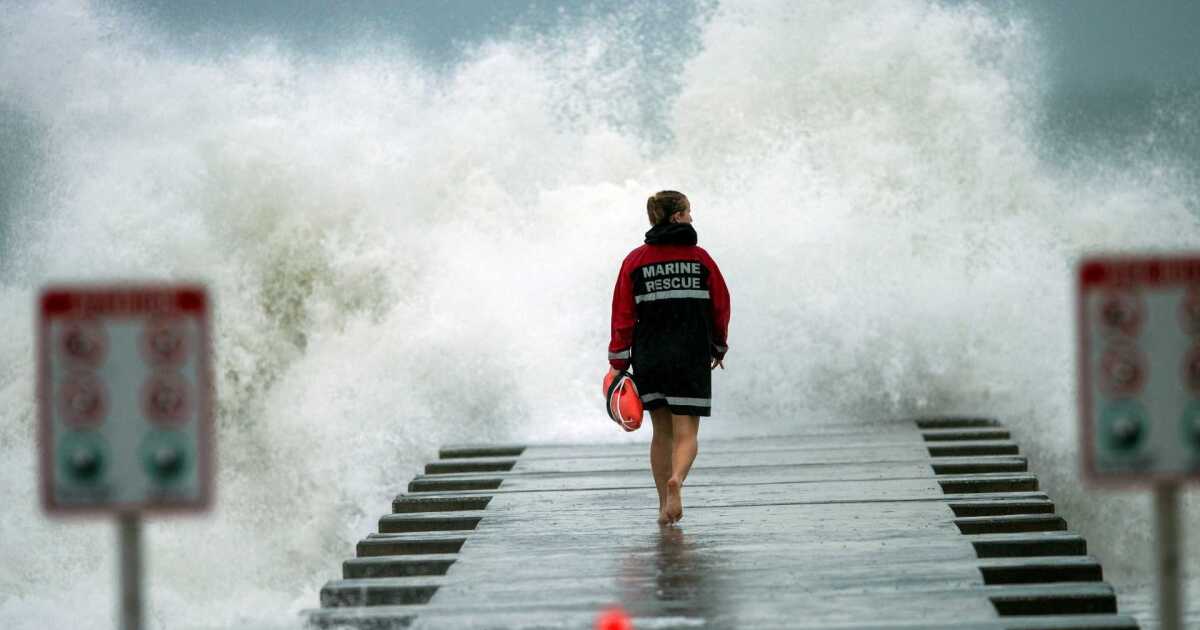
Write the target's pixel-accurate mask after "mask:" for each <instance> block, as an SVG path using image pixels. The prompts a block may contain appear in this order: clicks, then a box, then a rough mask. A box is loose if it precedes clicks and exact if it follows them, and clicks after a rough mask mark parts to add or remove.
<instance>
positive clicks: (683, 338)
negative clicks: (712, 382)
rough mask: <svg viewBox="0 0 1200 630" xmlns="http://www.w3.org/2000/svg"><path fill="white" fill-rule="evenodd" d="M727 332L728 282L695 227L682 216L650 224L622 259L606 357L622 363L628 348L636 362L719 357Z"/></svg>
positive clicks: (628, 356)
mask: <svg viewBox="0 0 1200 630" xmlns="http://www.w3.org/2000/svg"><path fill="white" fill-rule="evenodd" d="M728 333H729V289H728V288H727V287H726V286H725V279H724V278H723V277H722V276H721V270H720V269H718V268H717V263H716V262H714V261H713V259H712V257H711V256H709V255H708V252H706V251H704V250H703V249H702V248H700V247H697V246H696V231H695V230H694V229H692V226H691V225H690V224H686V223H672V224H666V225H659V226H655V227H654V228H651V230H650V231H649V232H647V233H646V244H645V245H642V246H641V247H639V248H637V249H635V250H633V251H632V252H630V253H629V255H628V256H626V257H625V261H624V262H623V263H621V273H620V275H619V276H617V285H616V287H615V288H614V290H613V304H612V337H611V339H610V340H609V344H608V362H609V364H610V365H612V366H613V367H614V368H616V369H619V370H623V369H626V368H627V367H629V364H630V360H631V357H632V356H634V355H636V356H637V357H638V358H637V359H636V360H635V363H638V364H641V365H671V364H679V363H687V364H690V363H695V362H698V361H703V362H706V363H707V362H709V361H711V360H712V359H721V358H724V357H725V352H726V351H728V349H729V348H728V342H727V337H728ZM706 367H707V366H706ZM635 373H636V370H635Z"/></svg>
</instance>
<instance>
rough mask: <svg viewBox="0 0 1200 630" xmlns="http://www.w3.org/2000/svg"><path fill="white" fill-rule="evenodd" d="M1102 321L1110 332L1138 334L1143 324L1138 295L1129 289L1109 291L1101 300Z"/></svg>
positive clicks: (1128, 334)
mask: <svg viewBox="0 0 1200 630" xmlns="http://www.w3.org/2000/svg"><path fill="white" fill-rule="evenodd" d="M1100 321H1101V323H1102V324H1103V326H1104V328H1105V330H1106V331H1108V332H1110V333H1118V334H1122V335H1127V336H1134V335H1136V334H1137V332H1138V327H1140V326H1141V325H1142V305H1141V302H1140V301H1139V300H1138V295H1137V294H1136V293H1134V292H1132V291H1128V290H1116V291H1109V292H1108V293H1107V294H1105V296H1104V298H1103V300H1102V301H1101V302H1100Z"/></svg>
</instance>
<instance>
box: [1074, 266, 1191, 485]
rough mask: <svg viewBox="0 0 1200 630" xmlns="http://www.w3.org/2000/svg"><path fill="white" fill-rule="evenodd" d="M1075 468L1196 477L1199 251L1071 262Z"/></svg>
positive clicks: (1105, 476) (1089, 472)
mask: <svg viewBox="0 0 1200 630" xmlns="http://www.w3.org/2000/svg"><path fill="white" fill-rule="evenodd" d="M1078 274H1079V276H1078V280H1079V284H1078V289H1079V292H1078V304H1077V309H1078V321H1079V324H1078V326H1079V329H1078V334H1079V398H1080V405H1079V406H1080V419H1081V422H1082V427H1081V431H1080V437H1081V440H1082V443H1081V446H1080V452H1081V453H1082V454H1083V461H1084V476H1085V477H1086V478H1088V479H1091V480H1093V481H1125V482H1155V481H1161V480H1166V479H1179V478H1185V477H1191V478H1200V257H1156V258H1138V257H1093V258H1088V259H1085V260H1083V261H1082V262H1081V263H1080V265H1079V268H1078Z"/></svg>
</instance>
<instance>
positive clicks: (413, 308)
mask: <svg viewBox="0 0 1200 630" xmlns="http://www.w3.org/2000/svg"><path fill="white" fill-rule="evenodd" d="M641 10H642V11H643V12H645V11H649V9H646V8H643V9H641ZM636 13H637V12H636V11H635V12H634V15H635V17H633V18H628V19H623V18H619V17H617V18H612V17H595V18H593V19H589V20H586V21H583V22H581V23H578V24H564V25H563V26H562V27H561V28H558V29H556V30H553V31H551V32H548V33H529V32H523V31H521V30H520V29H518V30H517V31H515V32H514V33H513V34H511V35H509V36H501V37H497V38H494V39H492V40H489V41H487V42H485V43H483V44H480V45H478V46H476V47H473V48H471V49H469V50H467V51H466V52H464V53H463V55H462V56H461V58H459V59H457V60H456V61H455V62H454V63H453V64H450V66H449V67H447V68H433V67H430V66H429V65H428V64H426V63H424V62H423V61H422V60H421V59H420V58H419V57H418V56H416V55H414V54H412V53H411V52H409V51H406V50H405V48H404V47H403V46H379V47H377V48H370V47H365V48H362V49H354V50H353V51H350V49H349V48H348V49H347V50H346V51H340V52H334V53H322V54H319V55H312V54H305V53H304V52H303V51H298V50H295V49H292V48H288V47H286V46H281V45H279V44H278V43H275V42H271V41H258V42H253V43H251V44H248V45H246V46H244V47H239V48H237V49H235V50H231V51H226V52H220V53H203V54H201V53H197V52H194V51H188V50H186V49H185V48H181V47H179V46H175V45H174V44H173V43H172V42H170V41H168V39H167V38H166V37H165V36H164V35H163V34H162V33H161V32H159V31H157V30H156V29H155V28H153V26H152V25H150V24H149V23H147V22H146V21H144V20H141V19H139V18H138V16H136V15H130V14H122V13H114V12H107V11H104V10H102V7H97V6H95V5H91V4H75V3H70V2H59V3H47V4H40V3H39V4H29V5H20V6H18V7H15V8H14V9H13V11H11V12H10V13H9V15H7V16H6V18H5V22H4V23H3V25H2V26H0V28H2V29H3V35H4V37H3V38H2V39H0V101H2V102H3V104H4V106H5V108H9V109H12V110H13V111H16V112H18V113H19V115H20V116H21V117H22V120H24V121H32V122H29V123H28V126H29V127H30V128H31V129H34V130H37V133H38V138H37V139H36V142H35V143H34V144H35V145H36V146H38V147H41V149H40V151H41V155H40V157H39V161H38V162H37V166H36V173H35V174H34V175H31V178H30V181H31V183H29V184H28V185H25V186H21V187H19V189H20V190H21V191H22V192H21V194H20V195H18V196H16V197H15V199H16V201H14V202H13V203H12V204H11V205H10V211H9V213H8V215H7V219H6V223H5V224H4V227H3V229H4V230H5V232H6V237H7V238H6V240H5V241H3V242H5V243H6V244H8V245H9V248H8V249H6V250H5V251H4V252H3V255H2V261H0V269H2V270H3V274H4V275H3V277H2V278H0V308H2V309H3V310H2V311H0V312H2V313H3V315H4V319H5V321H8V322H10V323H12V324H13V325H11V326H10V330H11V331H12V332H11V333H10V334H9V335H5V336H4V337H2V338H0V350H2V351H3V352H2V353H0V379H2V380H0V451H2V452H3V456H4V458H5V459H4V461H6V462H10V466H11V470H12V472H11V474H9V475H7V476H6V477H5V480H4V481H3V482H0V501H2V502H3V503H4V504H5V505H8V506H11V507H10V508H8V509H6V511H5V512H4V515H3V516H2V517H0V540H3V541H4V542H3V544H2V545H0V560H2V562H0V566H3V567H4V568H3V569H2V570H0V592H2V593H4V596H3V598H0V619H2V620H3V622H4V625H5V626H6V627H14V628H43V627H67V626H70V627H78V628H105V627H109V626H110V625H111V621H110V619H109V615H110V614H111V606H112V603H113V594H112V592H111V588H112V587H111V581H112V576H113V558H112V557H111V555H110V551H109V549H108V548H109V543H108V542H107V541H109V540H110V539H111V538H112V536H113V533H112V531H111V527H110V526H108V525H107V524H105V523H86V522H85V523H76V522H66V523H61V522H57V521H53V522H52V521H47V520H45V519H44V518H43V517H42V516H40V514H39V513H38V511H37V507H36V495H35V490H34V488H35V481H36V480H35V477H34V474H33V470H34V466H33V462H34V442H33V403H32V380H31V379H32V375H31V374H30V373H29V371H28V366H29V364H30V357H31V356H32V342H31V330H32V327H31V326H22V325H20V322H30V321H31V319H30V317H31V313H32V310H31V309H32V301H33V296H34V292H35V290H36V287H37V286H38V285H39V284H41V283H42V282H45V281H49V280H59V279H104V278H113V277H135V278H147V277H152V278H186V279H199V280H203V281H205V282H207V283H209V285H210V287H211V290H212V291H213V294H214V295H215V297H216V309H217V316H218V321H217V326H216V354H217V361H218V370H217V372H218V373H217V377H218V391H219V396H220V408H219V427H220V441H219V450H218V458H219V462H220V469H219V471H218V503H217V506H216V508H215V509H214V511H213V514H212V515H211V516H209V517H208V518H206V519H201V520H191V519H168V520H163V521H157V520H156V521H154V522H152V524H151V526H150V527H149V533H148V542H149V548H148V552H149V561H150V566H149V573H148V574H149V576H150V580H151V582H150V602H149V603H150V608H151V611H152V613H151V617H150V621H151V624H152V627H163V628H225V627H234V626H241V625H247V624H248V625H254V626H264V627H266V626H280V627H291V626H294V625H296V624H297V621H296V618H295V616H294V613H295V611H297V610H299V609H301V608H306V607H312V606H315V605H316V603H317V600H316V592H317V589H318V588H319V586H320V584H321V583H322V582H323V581H324V580H325V579H328V578H330V577H334V576H336V575H337V573H338V565H339V562H340V559H341V558H344V557H345V556H346V552H347V550H348V549H351V548H352V546H353V543H354V541H355V540H357V539H358V538H361V537H362V536H363V535H364V534H365V533H367V532H369V531H371V530H372V529H373V528H374V519H375V518H377V517H378V515H380V514H383V513H385V512H387V510H388V501H389V499H390V498H391V496H392V495H393V494H395V493H396V492H398V491H400V490H402V489H403V484H404V482H405V481H406V480H407V479H409V478H410V477H411V476H412V475H414V474H416V473H418V472H420V468H419V466H420V462H422V461H428V460H429V459H431V458H432V457H433V456H434V452H435V451H434V450H435V448H436V446H437V445H438V444H441V443H446V442H462V441H523V440H572V441H585V440H600V439H605V440H618V439H633V440H637V439H644V438H645V436H644V435H639V434H634V435H631V436H622V435H619V434H618V433H617V432H615V431H613V429H612V427H611V425H610V423H609V421H607V419H605V418H604V416H603V412H602V411H601V407H600V405H601V402H600V396H599V393H598V383H599V380H600V377H601V376H602V374H603V370H604V366H605V362H604V356H605V347H606V345H607V341H608V332H609V331H608V317H609V312H608V310H609V305H610V301H611V291H612V285H613V283H614V281H615V279H616V273H617V269H618V267H619V263H620V260H621V257H622V256H624V254H625V253H626V252H627V251H628V250H629V249H631V248H632V247H634V246H636V245H637V244H638V243H639V242H640V240H641V233H642V232H643V231H644V230H645V228H646V227H647V226H646V225H645V219H644V218H643V217H644V214H643V211H642V208H643V207H644V203H645V198H646V196H647V195H649V194H650V193H652V192H654V191H656V190H659V189H663V188H676V189H680V190H683V191H685V192H686V193H687V194H688V195H689V197H690V198H691V199H692V202H693V206H694V210H693V213H694V217H695V225H696V227H697V230H698V232H699V234H700V244H701V245H702V246H704V247H706V248H707V249H708V250H709V251H710V252H711V253H712V254H713V256H714V257H715V259H716V260H717V262H718V264H719V265H720V266H721V268H722V270H723V272H724V274H725V276H726V278H727V280H728V282H729V285H730V288H731V292H732V301H733V319H732V328H731V332H730V346H731V351H730V354H729V357H728V360H727V361H726V364H727V368H728V369H727V370H725V371H719V372H718V373H717V375H716V378H715V379H714V380H715V383H714V397H715V406H714V415H713V417H712V418H711V419H708V420H706V421H705V423H704V428H703V429H702V431H701V433H702V436H703V435H709V436H714V435H720V434H734V433H772V432H788V431H797V430H802V428H803V426H804V424H805V423H811V422H860V421H866V420H877V419H880V418H885V417H894V416H906V415H915V414H924V413H930V414H940V413H947V412H968V413H972V414H977V413H987V414H993V415H997V416H999V417H1001V418H1002V419H1003V420H1005V421H1006V423H1008V424H1009V425H1010V426H1012V427H1013V428H1014V432H1015V433H1016V435H1015V437H1016V438H1017V439H1018V440H1019V441H1020V442H1021V444H1022V445H1023V446H1025V447H1026V451H1027V452H1028V454H1029V456H1030V458H1031V468H1032V470H1033V471H1034V472H1036V473H1038V474H1039V475H1040V477H1041V478H1042V480H1043V482H1044V485H1045V487H1046V488H1047V490H1048V491H1049V492H1050V494H1051V495H1052V496H1053V497H1054V498H1055V499H1056V500H1057V501H1058V503H1059V507H1060V511H1061V512H1062V513H1063V514H1064V515H1065V516H1066V518H1067V519H1068V520H1069V522H1070V523H1071V525H1072V527H1073V528H1074V529H1076V530H1078V531H1079V532H1080V533H1082V534H1083V535H1085V536H1086V537H1087V538H1088V539H1089V541H1090V542H1091V547H1092V551H1093V553H1095V554H1096V555H1098V556H1100V558H1101V560H1102V561H1103V562H1104V564H1105V567H1106V569H1108V571H1109V573H1108V578H1109V579H1111V580H1113V581H1114V582H1115V583H1116V585H1117V587H1118V589H1119V591H1120V592H1122V593H1131V592H1132V593H1133V598H1134V601H1136V602H1142V603H1143V604H1144V601H1143V600H1144V597H1143V594H1144V593H1145V590H1144V587H1145V584H1146V583H1147V581H1148V579H1149V575H1150V568H1149V566H1148V563H1149V561H1150V557H1151V554H1150V553H1149V551H1150V548H1149V546H1148V539H1147V538H1146V536H1145V535H1144V534H1143V533H1142V532H1144V531H1147V529H1148V525H1149V523H1148V521H1147V518H1146V516H1145V509H1144V507H1145V505H1144V504H1145V501H1144V497H1139V495H1137V494H1127V493H1123V494H1100V493H1095V492H1090V491H1086V490H1084V489H1082V488H1081V487H1080V485H1079V481H1078V478H1077V474H1076V472H1075V469H1076V466H1075V463H1074V460H1075V436H1074V430H1075V422H1076V421H1075V409H1074V391H1073V388H1074V383H1073V378H1074V372H1073V363H1072V362H1073V357H1074V355H1073V346H1072V339H1073V337H1072V334H1073V322H1072V316H1071V309H1070V305H1071V301H1070V298H1071V293H1070V291H1071V273H1072V262H1073V260H1074V259H1075V258H1076V257H1077V256H1078V255H1079V254H1080V253H1082V252H1084V251H1088V250H1091V249H1095V248H1101V249H1110V248H1116V249H1127V248H1141V247H1154V248H1193V247H1195V246H1196V244H1197V243H1198V242H1200V226H1198V225H1197V221H1196V215H1195V212H1194V211H1195V209H1196V207H1197V204H1196V195H1197V191H1196V189H1195V186H1194V181H1192V180H1189V179H1188V178H1187V177H1185V176H1183V175H1182V173H1183V170H1182V169H1180V168H1178V165H1177V164H1174V163H1172V162H1170V160H1169V159H1168V158H1165V157H1163V156H1156V155H1153V154H1148V155H1145V156H1141V157H1136V159H1134V160H1133V164H1134V165H1135V166H1136V168H1111V167H1108V166H1106V162H1105V160H1104V156H1101V155H1095V156H1087V157H1088V159H1086V160H1084V159H1076V160H1074V161H1071V162H1068V163H1061V162H1054V161H1051V160H1049V159H1048V158H1047V156H1048V155H1051V154H1053V153H1054V152H1053V151H1051V150H1049V149H1048V147H1046V146H1045V140H1044V138H1042V137H1040V136H1039V126H1038V122H1039V120H1041V118H1042V116H1043V113H1042V111H1041V107H1042V106H1043V101H1042V98H1041V96H1042V94H1043V93H1044V91H1045V79H1044V78H1043V74H1044V73H1043V67H1042V64H1043V62H1042V61H1041V58H1042V54H1041V50H1042V45H1041V44H1040V42H1039V41H1038V34H1037V32H1036V31H1035V30H1033V29H1032V28H1031V26H1030V24H1028V23H1026V22H1023V21H1021V20H1018V19H1014V18H1012V17H1010V16H1001V15H997V14H995V13H993V12H990V11H985V10H983V9H980V8H978V7H976V6H974V5H964V6H951V7H947V6H943V5H939V4H929V3H925V2H915V1H892V2H880V3H868V4H861V5H855V6H853V7H846V6H845V5H843V4H840V3H821V2H816V3H805V4H803V5H796V4H795V3H790V2H779V3H758V4H755V5H753V6H749V5H738V6H732V7H716V8H714V9H713V10H712V11H705V12H702V14H701V16H700V17H699V18H697V20H696V22H695V23H694V24H686V25H679V28H680V32H681V33H684V34H685V35H687V36H686V37H683V38H682V39H681V42H682V45H681V46H680V47H679V48H678V50H675V51H672V50H670V49H668V50H666V51H665V52H663V51H661V50H660V51H659V52H656V53H655V54H634V53H636V52H637V51H641V50H643V46H645V45H648V44H646V43H645V40H644V39H639V33H641V31H639V30H638V29H637V28H633V27H632V26H631V20H632V21H636ZM648 86H651V87H653V86H656V87H655V89H654V90H651V89H650V87H648ZM656 90H657V91H656ZM650 93H653V94H654V95H655V97H654V98H646V94H650ZM0 111H2V110H0ZM22 124H25V123H22ZM5 150H7V149H5ZM1125 157H1128V156H1125ZM9 189H10V190H11V189H13V187H9ZM701 457H702V456H701ZM701 465H702V462H701ZM1191 515H1192V516H1191V518H1190V520H1192V521H1195V520H1196V519H1195V511H1194V509H1193V510H1192V511H1191ZM1192 562H1193V566H1191V567H1189V569H1190V572H1191V574H1192V575H1197V574H1198V571H1197V570H1196V568H1197V567H1195V566H1194V557H1193V558H1192ZM1139 589H1142V590H1139ZM1196 601H1197V600H1193V606H1196V603H1195V602H1196ZM67 602H70V605H66V603H67ZM1136 605H1137V604H1135V606H1136ZM1139 612H1140V611H1139Z"/></svg>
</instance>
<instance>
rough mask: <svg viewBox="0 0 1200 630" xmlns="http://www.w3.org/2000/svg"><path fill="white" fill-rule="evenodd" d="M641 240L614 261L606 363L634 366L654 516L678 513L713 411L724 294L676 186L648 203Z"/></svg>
mask: <svg viewBox="0 0 1200 630" xmlns="http://www.w3.org/2000/svg"><path fill="white" fill-rule="evenodd" d="M646 215H647V218H649V220H650V225H651V228H650V231H649V232H646V244H645V245H642V246H641V247H639V248H637V249H635V250H633V251H632V252H630V253H629V255H628V256H626V257H625V261H624V262H623V263H622V264H621V274H620V276H619V277H618V278H617V286H616V288H615V289H614V290H613V305H612V338H611V340H610V341H609V344H608V362H609V365H610V366H611V371H612V373H613V375H614V376H615V375H616V374H617V373H619V372H620V371H621V370H625V369H627V368H628V367H629V366H630V364H631V363H632V366H633V380H634V383H635V384H636V385H637V389H638V392H639V394H640V395H641V397H642V404H643V405H644V406H645V408H646V409H647V410H648V411H649V412H650V418H651V420H652V421H653V423H654V437H653V438H652V439H651V440H650V471H651V473H652V474H653V475H654V485H655V486H656V487H657V488H658V522H659V523H674V522H675V521H678V520H679V519H681V518H683V494H682V490H683V482H684V480H686V479H687V475H688V471H689V470H690V469H691V467H692V462H693V461H694V460H695V459H696V451H697V446H696V434H697V432H698V431H699V429H700V416H708V415H709V413H710V410H711V408H712V370H714V369H716V368H717V367H718V366H720V367H721V369H725V365H724V364H723V360H724V358H725V352H726V351H727V350H728V347H727V345H726V335H727V333H728V330H729V290H728V289H727V288H726V287H725V279H724V278H722V277H721V271H720V269H718V268H717V263H715V262H713V259H712V257H710V256H709V255H708V252H706V251H704V250H703V249H701V248H699V247H697V246H696V230H695V229H693V228H692V208H691V204H690V203H689V202H688V198H687V197H686V196H685V195H684V194H683V193H680V192H677V191H674V190H664V191H661V192H658V193H655V194H654V195H653V196H652V197H650V198H649V199H648V200H647V201H646Z"/></svg>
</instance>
